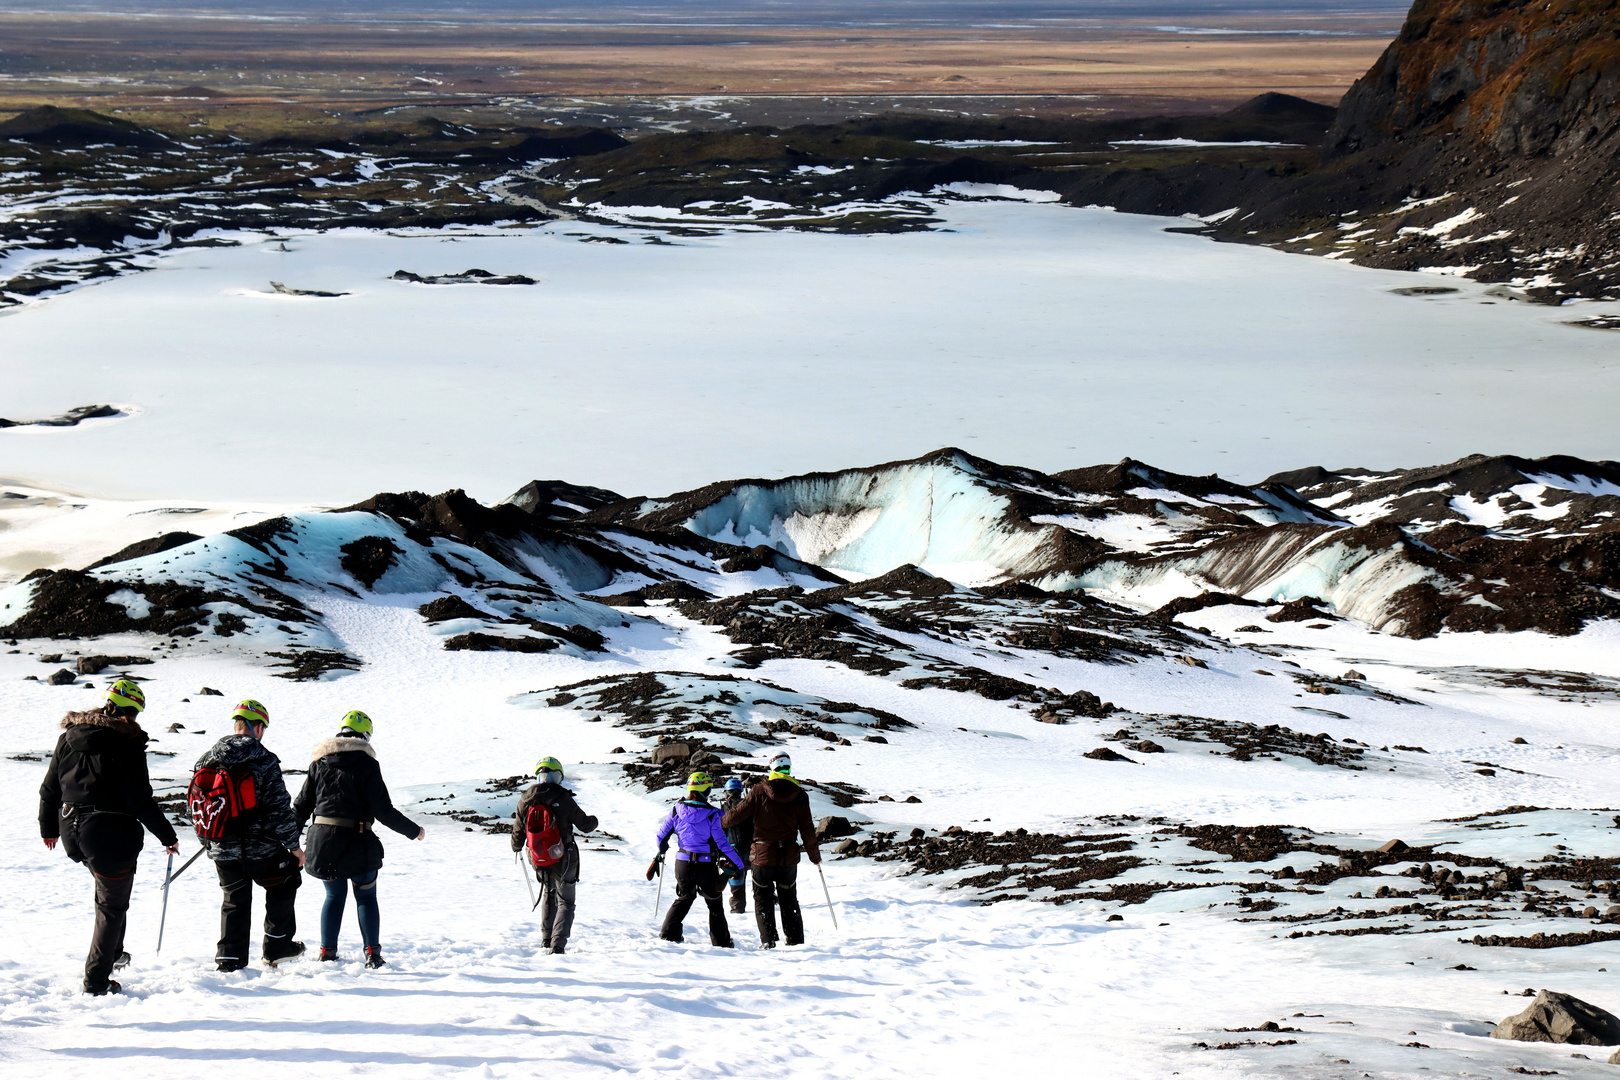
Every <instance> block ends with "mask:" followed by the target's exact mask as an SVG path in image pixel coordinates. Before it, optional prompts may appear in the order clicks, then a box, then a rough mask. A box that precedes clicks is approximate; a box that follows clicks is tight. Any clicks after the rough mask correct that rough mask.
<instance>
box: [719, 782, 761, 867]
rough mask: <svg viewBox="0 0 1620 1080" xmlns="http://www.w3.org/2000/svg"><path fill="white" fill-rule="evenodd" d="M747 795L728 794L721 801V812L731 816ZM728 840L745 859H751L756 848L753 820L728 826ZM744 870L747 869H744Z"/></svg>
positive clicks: (742, 793)
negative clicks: (751, 854)
mask: <svg viewBox="0 0 1620 1080" xmlns="http://www.w3.org/2000/svg"><path fill="white" fill-rule="evenodd" d="M745 794H746V793H745V792H741V791H728V792H726V797H725V798H724V799H722V800H720V812H721V813H722V814H730V813H731V812H732V811H733V810H735V809H737V807H738V806H740V805H742V801H743V799H744V797H745ZM726 839H727V840H730V841H731V846H732V847H734V848H736V849H737V851H738V852H739V853H741V854H742V855H743V857H744V858H748V857H750V851H751V849H752V848H753V846H754V822H753V819H752V818H750V819H748V820H747V821H737V822H733V823H732V824H731V825H729V826H726ZM744 869H747V868H746V867H744Z"/></svg>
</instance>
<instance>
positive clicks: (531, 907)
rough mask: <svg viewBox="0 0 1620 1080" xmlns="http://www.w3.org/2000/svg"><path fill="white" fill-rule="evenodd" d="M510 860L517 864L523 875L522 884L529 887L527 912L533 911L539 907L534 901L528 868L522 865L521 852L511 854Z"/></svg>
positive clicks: (538, 903) (537, 902)
mask: <svg viewBox="0 0 1620 1080" xmlns="http://www.w3.org/2000/svg"><path fill="white" fill-rule="evenodd" d="M512 860H513V861H514V862H516V863H517V865H518V870H519V872H521V873H522V874H523V884H525V885H527V886H528V887H529V901H530V903H529V910H530V911H533V910H534V909H535V908H537V907H539V906H540V901H539V900H537V899H535V895H534V880H533V879H532V878H531V877H530V876H529V868H528V867H527V866H524V865H523V852H522V851H514V852H512Z"/></svg>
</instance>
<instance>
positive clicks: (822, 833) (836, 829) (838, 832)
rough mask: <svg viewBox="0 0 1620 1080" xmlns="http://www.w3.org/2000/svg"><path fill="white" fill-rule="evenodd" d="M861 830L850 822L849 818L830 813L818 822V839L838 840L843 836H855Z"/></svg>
mask: <svg viewBox="0 0 1620 1080" xmlns="http://www.w3.org/2000/svg"><path fill="white" fill-rule="evenodd" d="M860 831H861V830H860V829H858V828H856V827H855V826H854V825H853V824H851V823H850V820H849V818H847V817H839V816H837V815H836V814H833V815H829V816H827V817H824V818H822V819H821V820H820V821H818V822H816V839H817V840H836V839H838V838H839V837H841V836H854V835H855V834H856V833H858V832H860Z"/></svg>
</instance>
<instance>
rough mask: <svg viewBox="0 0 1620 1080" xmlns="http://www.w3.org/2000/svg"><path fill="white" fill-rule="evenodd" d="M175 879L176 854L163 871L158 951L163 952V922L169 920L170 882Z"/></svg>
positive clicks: (170, 857) (171, 856) (171, 857)
mask: <svg viewBox="0 0 1620 1080" xmlns="http://www.w3.org/2000/svg"><path fill="white" fill-rule="evenodd" d="M173 880H174V856H173V855H170V856H169V865H168V867H167V868H165V869H164V871H163V914H161V915H159V916H158V943H157V953H161V952H163V924H164V923H166V922H168V921H169V882H171V881H173ZM157 953H154V954H153V955H157Z"/></svg>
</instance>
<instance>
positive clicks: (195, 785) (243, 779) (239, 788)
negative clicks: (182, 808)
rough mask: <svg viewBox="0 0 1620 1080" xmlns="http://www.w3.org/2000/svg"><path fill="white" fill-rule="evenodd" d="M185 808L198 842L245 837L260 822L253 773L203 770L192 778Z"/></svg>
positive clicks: (214, 767) (250, 771) (212, 769)
mask: <svg viewBox="0 0 1620 1080" xmlns="http://www.w3.org/2000/svg"><path fill="white" fill-rule="evenodd" d="M186 804H187V805H188V806H189V807H190V808H191V824H192V825H193V826H194V827H195V828H196V830H197V836H198V838H199V839H202V840H230V839H234V838H237V837H241V836H244V835H246V834H247V833H248V831H249V830H250V829H251V828H252V826H253V823H254V821H256V820H257V819H258V813H257V811H258V808H259V801H258V796H257V794H256V793H255V791H254V789H253V770H251V769H247V768H242V767H237V768H234V769H233V768H228V767H219V766H214V765H205V766H203V767H202V768H200V769H198V770H197V771H196V772H195V773H193V774H192V777H191V786H190V787H189V788H187V789H186Z"/></svg>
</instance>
